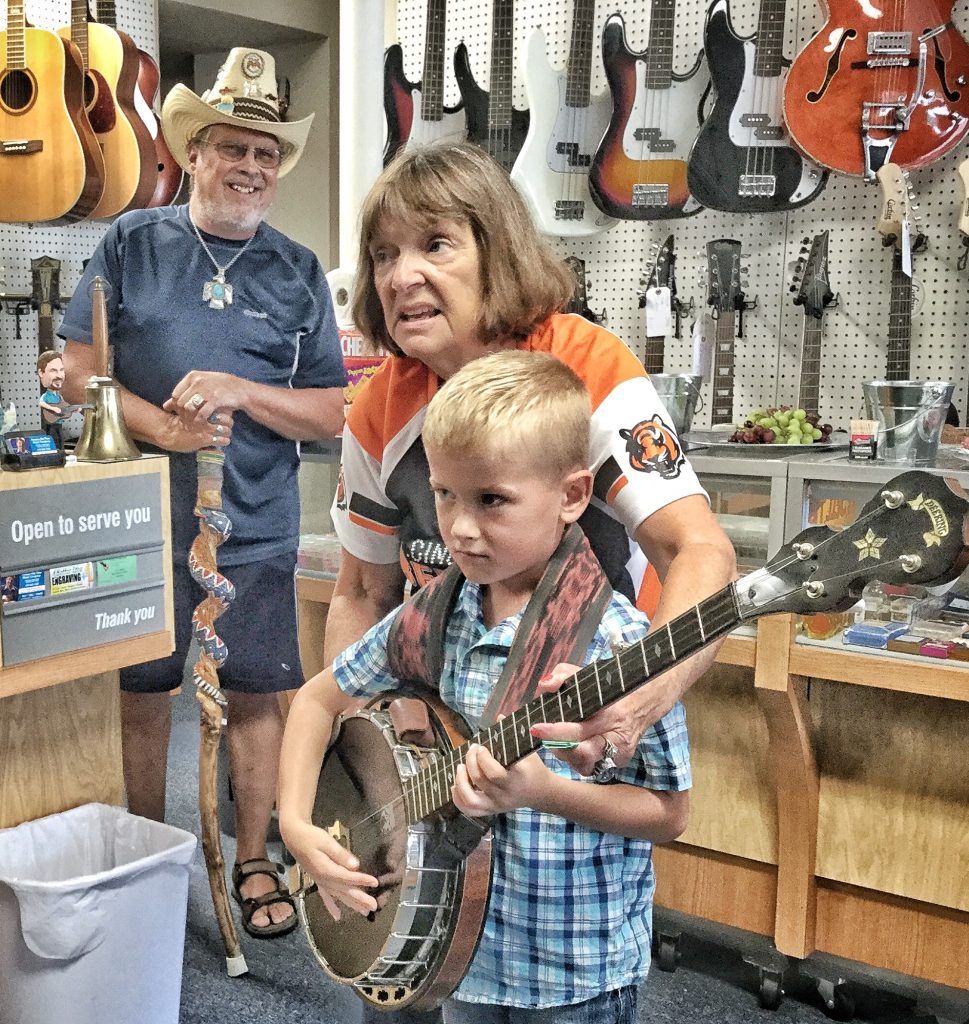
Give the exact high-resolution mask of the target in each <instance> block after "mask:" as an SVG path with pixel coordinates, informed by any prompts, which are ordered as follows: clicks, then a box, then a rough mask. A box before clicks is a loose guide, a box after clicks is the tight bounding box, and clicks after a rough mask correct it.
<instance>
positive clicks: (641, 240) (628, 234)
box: [398, 0, 969, 426]
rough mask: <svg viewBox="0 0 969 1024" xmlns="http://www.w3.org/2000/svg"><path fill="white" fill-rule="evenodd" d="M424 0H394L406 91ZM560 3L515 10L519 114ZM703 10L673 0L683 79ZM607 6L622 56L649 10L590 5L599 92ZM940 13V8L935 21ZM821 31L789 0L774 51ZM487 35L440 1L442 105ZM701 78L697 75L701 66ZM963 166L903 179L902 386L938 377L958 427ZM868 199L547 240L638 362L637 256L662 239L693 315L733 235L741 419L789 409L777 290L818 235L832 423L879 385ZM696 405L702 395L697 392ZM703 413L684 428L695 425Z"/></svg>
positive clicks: (565, 22) (783, 294)
mask: <svg viewBox="0 0 969 1024" xmlns="http://www.w3.org/2000/svg"><path fill="white" fill-rule="evenodd" d="M426 6H427V5H426V2H425V0H399V2H398V36H399V40H400V42H401V44H402V47H403V53H404V64H405V71H406V73H407V77H408V78H409V79H410V80H411V81H414V82H417V81H420V79H421V74H422V62H423V50H424V29H425V15H426ZM572 7H573V5H572V2H571V0H542V2H534V3H525V2H522V0H519V2H518V3H516V4H515V19H514V28H515V32H514V37H515V82H514V92H513V97H514V103H515V106H516V107H525V106H526V105H527V104H526V99H525V93H524V86H523V78H522V69H521V61H522V59H523V54H524V53H525V50H526V46H527V42H528V39H529V37H530V35H531V33H532V32H533V31H534V30H535V29H536V28H541V29H542V30H543V32H544V34H545V37H546V52H547V55H548V58H549V60H550V61H551V62H552V63H553V64H554V65H557V66H559V67H564V66H565V62H566V59H567V56H568V48H569V39H570V33H571V21H572ZM707 7H708V4H707V3H706V2H705V0H679V2H678V3H677V6H676V20H675V31H676V35H675V45H674V70H676V71H677V72H679V73H684V72H686V71H687V70H688V69H689V68H690V67H691V66H692V64H693V62H694V61H695V60H696V55H697V54H698V52H699V51H700V49H701V47H702V45H703V43H702V37H703V24H704V20H705V18H706V11H707ZM617 9H618V10H619V11H620V12H621V13H622V15H623V18H624V21H625V29H626V43H627V45H628V47H629V48H630V49H631V50H632V51H634V52H642V51H643V50H645V49H646V46H647V41H648V33H649V4H648V3H646V2H641V0H637V2H636V3H631V2H627V3H625V4H622V5H621V6H617V5H616V4H613V3H609V4H607V3H604V2H603V0H600V2H599V3H598V4H597V5H596V17H595V28H594V33H593V40H594V43H593V45H594V50H593V66H592V68H593V69H592V90H593V92H601V91H602V90H604V89H606V88H607V86H606V80H605V74H604V71H603V66H602V59H601V49H600V47H601V38H602V28H603V25H604V24H605V21H606V19H607V18H608V17H609V16H610V15H611V14H613V13H615V12H616V10H617ZM758 10H759V3H758V0H733V2H732V3H731V19H732V21H733V26H734V30H735V31H736V32H737V33H738V34H739V35H742V36H745V35H749V34H752V33H753V32H754V31H755V30H756V27H757V16H758ZM943 13H944V12H943ZM953 22H954V23H955V25H956V27H957V28H958V29H959V30H960V31H961V32H962V33H963V34H966V33H967V29H969V0H959V2H958V3H957V4H956V6H955V8H954V9H953ZM822 24H823V18H822V15H821V11H820V9H819V7H818V6H817V4H816V3H814V2H813V0H797V2H794V0H791V2H789V3H788V5H787V21H786V25H785V28H786V45H785V54H786V56H787V57H788V58H793V57H794V56H795V54H796V52H797V51H798V50H799V49H800V48H801V47H803V46H804V45H805V44H806V43H807V42H808V41H809V40H810V39H811V38H812V36H813V35H814V34H815V33H816V32H817V30H818V29H819V28H820V27H821V25H822ZM490 34H491V3H488V2H487V0H484V2H476V0H451V2H450V3H449V4H448V5H447V28H446V36H445V54H446V63H445V103H446V104H449V105H450V104H454V103H456V102H458V100H459V98H460V96H459V93H458V89H457V84H456V83H455V80H454V74H453V65H452V55H453V52H454V48H455V47H456V46H457V45H458V43H459V42H462V41H463V42H464V43H465V44H466V45H467V47H468V51H469V57H470V61H471V67H472V70H473V72H474V76H475V81H476V82H477V83H478V85H480V86H481V87H482V88H483V89H487V88H488V82H489V61H490ZM700 74H701V75H706V74H707V72H706V68H705V67H701V70H700ZM966 156H969V148H967V147H966V145H965V144H963V145H960V146H958V147H956V149H955V150H954V151H953V152H951V153H949V154H948V155H947V156H946V157H944V158H943V159H941V160H939V161H937V162H936V163H934V164H932V165H931V166H929V167H926V168H924V169H922V170H918V171H913V172H912V174H911V183H912V188H913V191H914V193H915V196H916V200H915V201H916V202H917V203H918V204H919V209H918V219H919V227H920V229H921V230H922V231H923V232H924V233H925V234H926V235H927V236H928V250H927V251H926V252H925V253H924V254H921V255H917V256H916V257H915V276H916V278H918V280H919V281H920V283H921V291H922V293H923V294H924V302H923V304H922V308H921V309H920V310H918V311H917V313H916V315H915V317H914V318H913V325H912V371H913V376H914V377H915V378H921V379H946V380H949V381H952V382H953V384H954V385H955V393H954V401H955V404H956V407H957V408H958V410H959V414H960V418H961V421H962V423H963V424H965V422H966V392H967V381H969V354H967V352H966V346H965V344H964V338H965V337H966V335H967V333H969V295H967V293H969V270H964V271H959V270H958V268H957V266H956V264H957V261H958V259H959V256H960V254H961V252H962V246H961V244H960V240H959V232H958V227H957V221H958V214H959V204H960V198H961V190H960V185H959V182H958V179H957V175H956V168H957V166H958V164H959V163H960V162H961V161H962V160H963V159H964V158H965V157H966ZM880 207H881V189H880V188H879V186H878V185H877V184H868V183H866V182H864V181H862V180H860V179H856V178H848V177H844V176H836V175H832V176H831V177H830V179H829V182H828V185H827V187H826V189H825V190H824V191H823V192H822V193H821V195H820V196H819V197H818V198H817V199H816V200H815V201H814V202H813V203H810V204H808V205H807V206H804V207H802V208H801V209H799V210H795V211H791V212H790V213H779V214H755V215H742V214H725V213H719V212H716V211H713V210H702V211H701V212H700V213H698V214H697V215H695V216H693V217H687V218H682V219H679V220H667V221H655V222H641V221H621V222H620V223H619V224H618V225H617V226H616V227H614V228H612V229H610V230H609V231H607V232H605V233H603V234H600V235H595V236H592V237H591V238H580V239H573V240H565V239H557V240H556V241H555V243H554V244H555V247H556V249H557V251H559V252H560V253H561V254H562V255H563V256H566V255H574V256H577V257H579V258H581V259H583V260H585V263H586V274H587V279H588V293H589V305H590V306H591V308H592V309H593V310H595V311H596V312H599V311H601V310H603V309H605V310H606V311H607V312H608V318H609V327H610V328H611V329H612V330H614V331H615V332H616V333H617V334H619V335H620V336H621V337H622V338H623V339H624V340H625V341H626V343H627V344H628V345H629V346H630V347H631V348H632V349H633V350H634V351H636V352H637V354H638V355H640V356H642V354H643V344H644V338H645V331H644V319H643V312H642V311H641V310H640V309H639V308H638V307H639V302H638V295H639V289H640V285H639V279H640V277H641V275H642V273H643V269H644V266H645V263H646V260H647V256H648V253H649V249H650V246H651V245H652V244H653V243H654V242H658V243H662V242H663V241H664V240H665V239H666V237H667V236H668V235H669V234H671V233H672V234H673V235H674V237H675V240H676V254H677V265H676V273H677V283H678V286H679V294H680V298H682V299H690V298H693V299H694V300H695V302H696V305H697V309H698V310H702V308H703V307H704V303H705V299H706V294H705V293H706V286H705V276H706V266H705V247H706V243H707V242H709V241H711V240H713V239H716V238H736V239H738V240H739V241H740V242H741V243H742V246H743V252H744V254H745V257H746V258H745V259H744V261H743V263H744V266H746V267H748V268H749V273H748V275H747V281H746V286H747V287H746V291H747V295H748V297H749V298H754V297H756V300H757V307H756V309H753V310H751V311H749V312H748V313H747V314H745V316H744V337H743V338H741V339H738V340H737V341H736V368H737V369H736V376H737V379H736V386H735V402H734V410H735V414H736V416H738V417H739V416H741V415H742V414H743V413H744V412H746V411H747V410H749V409H751V408H753V407H754V406H757V405H763V404H775V405H777V404H782V403H783V404H793V403H794V401H795V399H796V396H797V372H798V365H799V351H800V343H801V329H802V323H803V314H802V312H801V309H800V307H797V306H795V305H794V304H793V301H792V300H793V296H792V295H791V292H790V284H791V272H792V270H793V264H794V261H795V260H796V258H797V256H798V252H799V250H800V248H801V243H802V239H804V238H810V237H811V236H813V235H814V234H816V233H818V232H820V231H823V230H829V231H830V238H829V276H830V280H831V285H832V289H833V290H834V291H835V292H837V293H838V294H839V296H840V304H839V306H838V307H837V308H836V309H835V310H832V311H831V312H829V313H828V315H827V316H826V318H825V334H824V342H823V350H822V367H823V369H822V378H821V393H820V399H819V405H820V410H819V411H820V412H821V415H822V418H823V419H825V420H827V421H830V422H831V423H833V424H835V425H836V426H847V425H848V420H849V419H850V418H851V417H853V416H857V415H858V414H859V413H861V412H862V410H863V398H862V383H863V382H864V381H866V380H872V379H876V378H879V377H882V376H883V375H884V372H885V369H886V353H887V341H886V339H887V334H888V313H889V297H890V282H891V268H892V254H891V252H890V251H889V250H888V249H885V248H883V246H882V243H881V236H880V235H879V234H878V231H877V220H878V215H879V211H880ZM691 365H692V347H691V341H690V332H689V324H688V323H685V324H684V329H683V338H682V339H681V340H679V341H678V340H676V339H668V340H667V345H666V364H665V367H664V368H665V369H666V370H667V372H686V371H689V370H690V369H691ZM705 392H706V395H705V397H706V398H707V399H708V396H709V385H707V387H706V388H705ZM705 407H706V410H707V411H706V412H705V413H704V412H701V413H700V414H699V415H698V417H697V418H696V421H695V424H696V425H697V426H704V425H707V423H708V419H707V418H706V417H708V415H709V412H708V410H709V407H710V403H709V401H708V400H707V401H706V402H705Z"/></svg>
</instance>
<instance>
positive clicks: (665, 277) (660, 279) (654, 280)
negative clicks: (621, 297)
mask: <svg viewBox="0 0 969 1024" xmlns="http://www.w3.org/2000/svg"><path fill="white" fill-rule="evenodd" d="M675 264H676V253H675V251H674V249H673V236H672V235H670V236H669V237H668V238H667V239H666V241H665V242H664V243H663V244H662V245H660V244H659V242H653V244H652V245H651V246H650V249H649V257H648V258H647V261H646V270H645V272H644V274H643V276H642V277H641V278H640V281H639V283H640V284H641V285H642V286H643V290H642V292H640V305H642V303H643V302H644V301H645V299H646V292H647V291H649V289H650V288H669V290H670V292H671V293H672V294H673V295H675V294H676V278H675V276H674V274H673V267H674V265H675Z"/></svg>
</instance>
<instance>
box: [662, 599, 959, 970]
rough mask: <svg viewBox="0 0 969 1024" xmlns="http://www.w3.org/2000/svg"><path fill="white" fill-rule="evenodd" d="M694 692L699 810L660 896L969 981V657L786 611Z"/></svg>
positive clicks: (796, 938)
mask: <svg viewBox="0 0 969 1024" xmlns="http://www.w3.org/2000/svg"><path fill="white" fill-rule="evenodd" d="M743 643H746V647H745V648H744V650H743V653H741V652H740V650H739V649H738V645H740V644H743ZM750 664H752V665H753V670H752V671H751V670H750V669H749V668H748V665H750ZM685 704H686V708H687V719H688V722H689V728H690V742H691V748H692V751H693V759H694V768H695V780H694V781H695V788H694V793H693V798H692V814H691V823H690V826H689V828H688V830H687V831H686V832H685V833H684V835H683V836H682V837H681V839H680V841H678V842H677V843H674V844H672V845H670V846H667V847H659V848H657V849H656V851H655V862H656V874H657V899H656V902H657V905H659V906H663V907H668V908H670V909H673V910H677V911H682V912H684V913H688V914H693V915H695V916H698V917H702V918H706V919H708V920H713V921H717V922H720V923H723V924H728V925H732V926H734V927H738V928H744V929H746V930H748V931H752V932H755V933H759V934H761V935H764V936H767V937H768V938H770V939H772V940H773V943H774V945H775V946H776V948H777V950H778V951H780V952H781V953H784V954H786V955H788V956H790V957H792V958H795V959H803V958H806V957H808V956H810V954H811V953H813V952H815V951H818V952H824V953H830V954H833V955H836V956H839V957H843V958H845V959H847V960H853V961H857V962H859V963H862V964H868V965H871V966H874V967H878V968H883V969H886V970H892V971H897V972H900V973H903V974H908V975H912V976H914V977H918V978H924V979H927V980H929V981H933V982H938V983H940V984H944V985H948V986H952V987H955V988H965V989H969V960H967V959H966V957H965V956H964V950H965V949H966V948H967V946H969V887H967V885H966V881H965V880H966V878H967V877H969V776H967V774H966V772H965V767H964V766H965V737H966V736H967V735H969V668H967V667H962V666H959V665H955V664H951V663H950V664H948V665H947V664H946V663H945V662H941V663H940V662H934V661H931V660H930V659H927V658H926V659H915V658H895V657H889V656H886V655H884V654H878V653H873V654H867V653H865V652H864V651H862V650H859V649H858V648H843V647H842V648H838V647H824V646H820V645H817V646H816V645H808V644H803V643H797V642H796V640H795V628H794V619H793V617H792V616H787V615H776V616H769V617H766V618H763V619H761V620H760V621H759V623H758V630H757V637H756V640H751V641H746V642H744V641H737V640H732V641H728V643H727V644H726V645H724V648H723V649H722V650H721V652H720V654H719V657H718V662H717V664H716V665H715V666H714V667H713V668H712V669H711V670H710V671H709V672H708V673H707V674H706V675H705V676H704V677H703V678H702V679H701V680H699V681H698V682H697V683H696V684H695V685H694V687H693V688H692V690H691V691H690V693H689V694H688V695H687V698H686V701H685Z"/></svg>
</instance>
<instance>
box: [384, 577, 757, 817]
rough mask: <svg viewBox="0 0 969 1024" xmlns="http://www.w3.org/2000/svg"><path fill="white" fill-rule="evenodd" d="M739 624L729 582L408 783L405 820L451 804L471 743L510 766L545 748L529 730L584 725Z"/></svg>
mask: <svg viewBox="0 0 969 1024" xmlns="http://www.w3.org/2000/svg"><path fill="white" fill-rule="evenodd" d="M740 622H741V614H740V611H739V606H738V601H737V595H736V590H735V588H734V585H733V584H732V583H731V584H728V585H727V586H726V587H725V588H724V589H723V590H720V591H719V592H718V593H716V594H713V595H712V596H711V597H708V598H707V599H706V600H704V601H701V602H700V603H699V604H698V605H696V606H695V607H693V608H691V609H689V611H686V612H684V613H683V614H682V615H680V616H678V617H677V618H675V619H672V620H671V621H670V622H667V623H666V625H665V626H664V627H663V628H662V629H659V630H657V631H656V632H655V633H650V634H649V635H648V636H646V637H644V638H643V639H642V640H640V641H639V642H638V643H635V644H632V645H630V646H629V647H627V648H625V649H623V650H622V651H621V652H620V653H619V654H618V655H617V656H616V657H614V658H610V659H607V660H603V661H598V662H593V663H592V664H591V665H587V666H586V667H585V668H583V669H580V670H579V671H578V672H577V673H576V674H575V675H574V676H573V677H572V678H571V679H570V680H569V681H568V682H567V683H565V684H564V685H563V686H562V687H561V688H560V689H559V690H558V691H557V692H555V693H549V694H544V695H542V696H541V697H536V698H535V699H534V700H532V701H529V702H528V703H527V704H525V705H524V706H523V707H521V708H519V709H518V710H517V711H516V712H514V713H513V714H511V715H508V716H507V717H505V718H502V719H501V721H499V722H496V723H495V724H494V725H492V726H489V727H488V728H486V729H482V730H481V731H480V732H478V733H476V734H475V735H474V736H472V737H471V739H469V740H468V741H467V743H463V744H461V745H460V746H458V747H455V748H454V749H452V750H450V751H448V752H447V753H445V754H443V755H442V756H441V757H440V758H437V759H435V760H434V761H433V762H432V763H430V764H429V765H427V766H426V767H424V768H423V769H422V770H421V771H419V772H417V773H416V774H415V775H414V776H412V777H411V778H409V779H406V780H404V782H403V796H404V806H405V808H406V813H407V818H408V819H409V821H410V822H411V823H416V822H418V821H421V820H422V819H424V818H426V817H428V816H429V815H431V814H434V813H435V812H436V811H440V810H442V809H444V808H445V807H447V806H448V805H450V803H451V787H452V786H453V785H454V776H455V773H456V771H457V768H458V766H459V765H461V764H463V763H464V759H465V756H466V754H467V752H468V747H469V746H470V745H471V744H472V743H477V744H479V745H481V746H483V747H486V748H487V749H488V751H489V752H490V753H491V754H492V755H493V756H494V758H495V760H497V761H499V762H500V763H501V764H502V765H504V766H505V767H508V766H509V765H512V764H514V763H515V762H516V761H520V760H521V759H522V758H523V757H527V756H528V755H529V754H531V753H534V751H536V750H537V749H538V748H539V747H540V746H541V745H542V744H541V740H536V739H535V738H534V737H533V736H532V735H531V726H533V725H537V724H539V723H553V722H554V723H558V722H581V721H584V720H585V719H586V718H590V717H591V716H592V715H594V714H595V713H596V712H597V711H599V710H600V709H602V708H604V707H606V706H607V705H609V704H612V703H614V702H615V701H617V700H619V699H621V698H622V697H625V696H626V695H627V694H629V693H631V692H632V691H633V690H635V689H637V687H639V686H641V685H643V683H645V682H646V681H647V680H648V679H649V678H650V677H651V676H654V675H658V674H659V673H660V672H663V671H665V670H666V669H668V668H670V667H671V666H672V665H674V664H675V663H676V662H678V661H680V660H681V659H683V658H687V657H689V656H690V655H691V654H694V653H696V651H698V650H700V648H701V647H704V646H706V645H707V644H708V643H710V641H711V640H713V639H715V638H716V637H718V636H722V635H724V634H726V633H729V632H730V630H731V629H733V628H734V627H735V626H737V625H738V624H739V623H740Z"/></svg>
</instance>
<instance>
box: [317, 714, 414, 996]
mask: <svg viewBox="0 0 969 1024" xmlns="http://www.w3.org/2000/svg"><path fill="white" fill-rule="evenodd" d="M395 809H396V810H397V811H398V812H399V814H398V819H399V820H398V821H396V822H395V821H394V820H393V812H394V810H395ZM375 813H376V817H372V816H373V815H375ZM337 819H339V821H340V823H341V825H342V826H343V828H344V829H349V832H350V836H349V846H350V848H351V849H352V850H353V852H354V854H355V855H356V856H357V857H358V858H359V859H360V865H361V870H363V871H368V872H370V873H371V874H373V875H375V876H376V877H377V878H379V879H380V880H381V882H383V883H384V884H382V885H381V887H380V889H379V890H377V891H376V892H375V893H374V895H375V896H376V898H377V901H378V903H379V904H380V909H379V910H378V911H377V912H376V913H375V914H371V915H370V916H368V917H364V916H363V915H362V914H358V913H356V912H355V911H352V910H348V909H346V908H344V910H343V914H342V920H340V921H334V920H333V918H332V917H330V914H329V912H328V911H327V909H326V907H324V906H323V901H322V900H321V899H320V897H319V894H318V893H315V892H314V893H312V894H311V895H310V896H307V897H306V898H305V899H304V901H303V912H304V918H305V922H304V923H305V927H306V930H307V932H308V934H309V937H310V943H311V945H312V947H313V951H314V953H316V955H317V957H318V958H320V957H322V958H323V959H321V963H322V964H323V967H324V968H325V969H326V970H327V971H328V972H329V973H331V974H332V975H333V976H334V977H335V978H336V979H337V980H339V981H344V982H353V981H356V980H357V979H358V978H361V977H363V976H365V975H366V974H367V972H368V971H369V970H370V968H371V967H372V966H373V964H374V963H375V961H376V960H377V958H378V957H379V956H380V954H381V951H382V950H383V947H384V945H385V944H386V942H387V939H388V937H389V935H390V932H391V931H392V929H393V926H394V919H395V917H396V915H397V910H398V907H399V902H400V882H401V879H402V878H403V871H404V855H405V853H406V841H407V829H406V822H405V821H404V820H403V800H402V799H401V784H400V778H399V775H398V772H397V768H396V765H395V763H394V754H393V750H392V748H391V746H390V745H389V744H388V742H387V739H386V737H385V736H384V735H383V731H382V730H381V729H380V728H379V727H378V725H377V724H376V723H374V722H373V721H372V720H371V719H370V718H369V717H357V716H354V717H351V718H349V719H347V721H346V722H344V724H343V728H342V730H341V733H340V740H339V742H338V743H336V744H334V746H333V747H331V748H330V751H329V753H328V754H327V757H326V760H325V761H324V763H323V769H322V771H321V772H320V781H319V786H318V788H317V791H316V804H315V806H314V808H313V824H314V825H318V826H320V827H321V828H330V827H331V826H332V825H333V824H334V821H335V820H337ZM357 823H360V824H357ZM368 826H369V827H368ZM395 826H397V827H395Z"/></svg>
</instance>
